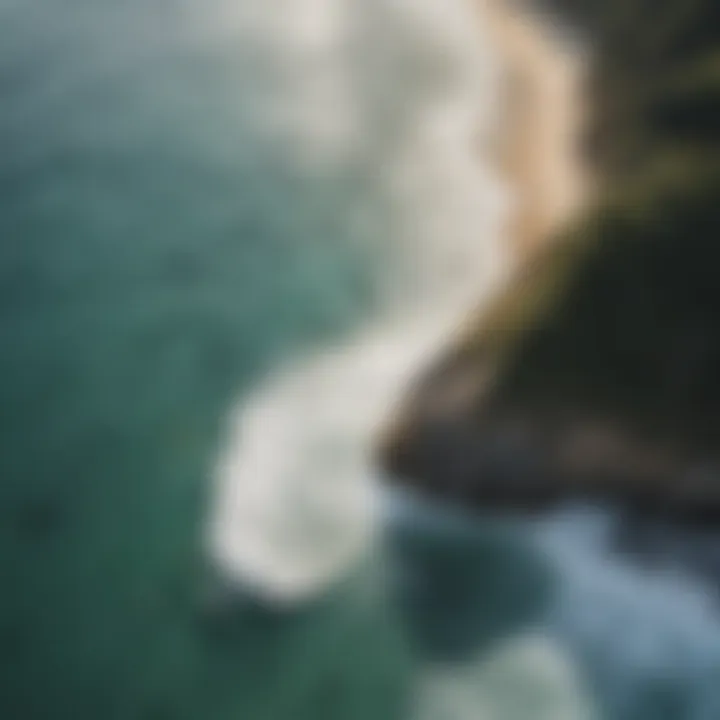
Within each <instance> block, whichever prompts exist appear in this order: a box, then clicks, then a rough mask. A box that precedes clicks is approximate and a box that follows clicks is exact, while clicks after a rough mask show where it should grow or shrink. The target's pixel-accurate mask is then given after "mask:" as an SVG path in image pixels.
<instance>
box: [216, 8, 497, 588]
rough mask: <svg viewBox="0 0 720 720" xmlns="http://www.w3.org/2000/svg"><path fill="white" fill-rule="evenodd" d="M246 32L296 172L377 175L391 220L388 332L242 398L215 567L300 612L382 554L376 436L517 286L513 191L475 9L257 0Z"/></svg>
mask: <svg viewBox="0 0 720 720" xmlns="http://www.w3.org/2000/svg"><path fill="white" fill-rule="evenodd" d="M280 5H282V6H283V8H282V10H283V12H280V10H281V8H280V7H279V6H280ZM276 6H278V7H276ZM236 22H238V23H240V24H241V25H242V24H243V23H246V24H247V27H248V28H250V29H251V30H249V32H252V34H253V39H254V42H255V44H256V46H258V47H261V48H263V47H264V48H265V50H266V51H267V52H268V53H270V54H275V55H277V56H278V57H277V63H276V64H277V66H278V67H280V68H281V70H282V71H281V73H280V75H281V78H282V79H281V81H279V82H277V84H276V85H275V86H273V91H272V93H270V95H269V97H266V102H265V103H264V104H258V105H257V108H256V111H257V112H258V114H259V115H260V116H261V117H262V118H263V123H264V125H265V127H266V128H268V130H267V131H268V132H273V133H276V135H277V138H278V142H282V143H284V147H285V148H286V150H287V156H288V157H289V158H291V159H292V162H294V163H295V165H296V167H297V168H301V169H302V170H303V171H305V172H307V173H308V174H309V175H315V176H316V175H317V173H324V174H325V175H326V176H329V177H332V176H333V174H337V175H338V176H341V175H342V174H343V173H346V172H352V171H353V169H354V168H357V167H358V166H359V165H360V164H362V166H363V168H364V171H365V172H367V173H370V174H371V179H372V184H373V185H374V187H375V188H376V190H377V191H378V193H380V194H381V196H382V197H383V198H384V199H385V201H386V205H387V206H388V207H389V208H390V218H389V220H388V222H387V224H386V225H385V226H384V228H383V232H382V233H381V236H380V238H379V239H380V241H382V242H384V243H385V247H383V248H382V251H383V254H384V255H386V256H387V257H388V258H390V259H389V260H388V263H389V264H390V267H389V268H388V267H383V264H382V263H381V262H379V263H378V265H379V267H378V299H377V300H378V306H379V308H380V309H379V311H378V312H377V314H376V316H375V317H373V318H370V319H369V320H368V322H367V324H366V325H365V326H364V327H362V328H360V329H359V330H358V331H357V332H356V333H355V334H354V335H353V336H352V337H350V338H347V339H346V340H345V341H344V342H342V343H341V344H340V345H339V346H337V347H333V348H328V349H324V350H320V351H318V352H317V353H316V354H315V355H314V356H313V357H310V358H304V359H299V360H297V361H296V362H294V363H290V364H289V365H287V366H286V367H284V368H282V369H278V370H277V371H276V372H275V373H274V374H271V375H270V376H269V377H268V379H267V381H266V382H265V383H264V384H263V385H262V386H261V387H258V388H257V389H256V391H255V392H254V394H253V395H252V396H251V397H250V398H249V399H245V400H243V402H242V403H241V404H240V406H239V407H238V409H237V411H236V413H235V415H234V417H233V418H232V420H231V422H230V423H229V432H228V436H227V439H226V443H225V447H224V451H223V454H222V458H221V461H220V462H219V463H218V467H217V477H216V496H215V502H214V511H213V514H212V517H211V519H210V525H209V541H210V547H211V552H212V555H213V557H214V559H215V561H216V563H217V564H218V565H219V566H220V567H221V569H223V570H224V571H225V572H226V573H228V574H230V575H231V576H233V577H236V578H238V579H239V580H241V581H242V582H245V583H249V584H251V585H252V586H254V587H255V588H256V589H257V590H258V591H259V592H260V593H261V594H263V595H265V596H266V597H269V598H272V599H274V600H277V601H283V602H292V601H294V600H298V599H302V598H305V597H308V596H312V595H313V594H315V593H317V592H320V591H321V590H323V589H324V588H325V587H327V585H328V584H329V583H331V582H332V581H333V580H334V579H335V578H336V577H337V576H338V574H340V573H341V572H342V571H343V570H344V569H345V568H347V567H348V565H349V564H350V563H352V562H353V560H354V559H357V558H358V557H359V556H360V555H361V554H362V552H363V550H364V549H366V548H367V547H368V543H369V541H370V540H371V538H372V536H373V533H374V530H375V518H376V516H377V514H376V512H375V508H374V505H375V502H376V500H375V485H374V480H373V472H372V469H371V468H370V466H369V458H370V452H369V451H370V446H371V443H372V440H373V437H374V433H375V431H376V430H377V428H378V426H379V424H380V423H381V422H382V421H383V420H384V419H386V418H387V414H388V412H389V410H390V408H391V407H392V404H393V402H394V400H395V399H396V398H397V397H398V394H399V393H400V392H402V389H403V386H404V383H406V382H407V381H408V380H409V379H410V378H411V377H412V375H413V373H414V372H416V371H419V370H420V369H421V368H422V367H423V365H424V363H425V361H426V359H427V356H428V355H429V353H431V352H433V351H436V350H437V348H439V347H440V346H441V345H442V342H443V341H444V340H445V339H447V336H448V335H449V334H450V333H452V332H453V329H454V328H455V326H456V324H457V323H458V322H459V321H460V320H461V318H462V317H463V313H465V312H467V310H468V309H469V308H470V307H471V306H472V304H473V303H475V302H478V301H480V300H481V299H482V297H483V296H484V294H485V293H487V292H488V291H489V290H490V288H491V287H492V285H493V283H494V282H495V281H496V280H497V279H498V278H499V276H500V274H501V273H502V271H503V267H504V265H505V263H504V260H503V252H502V243H501V238H502V229H503V224H504V218H505V217H506V215H507V207H508V193H507V190H506V189H505V188H504V187H503V186H502V184H501V183H500V181H499V179H498V178H497V177H496V176H495V175H494V173H493V171H492V170H491V168H490V165H489V163H488V162H487V161H486V160H485V159H484V158H483V155H482V152H481V150H482V143H483V139H487V137H488V136H489V133H490V132H491V131H492V129H493V125H494V122H495V114H496V112H497V111H498V95H497V91H498V68H497V66H496V63H495V60H494V58H493V56H492V54H491V52H490V51H489V45H488V43H484V42H483V35H482V27H481V23H480V22H479V18H478V17H477V15H476V8H475V7H474V5H473V3H468V2H466V0H413V1H412V2H410V1H409V0H366V1H364V2H362V3H357V2H351V1H350V0H296V1H294V2H292V3H289V2H284V1H281V0H273V1H272V2H268V0H252V2H250V3H249V7H246V8H245V10H244V14H243V15H242V17H240V19H237V18H236ZM370 220H371V222H370V223H369V225H370V226H374V227H377V226H378V223H377V222H372V221H373V218H371V219H370ZM367 240H368V242H372V243H375V244H377V243H378V237H368V238H367Z"/></svg>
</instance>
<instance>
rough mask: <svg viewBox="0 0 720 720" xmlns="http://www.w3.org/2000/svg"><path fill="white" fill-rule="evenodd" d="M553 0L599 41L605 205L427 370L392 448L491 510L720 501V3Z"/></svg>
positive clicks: (421, 477) (713, 504)
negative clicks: (588, 501)
mask: <svg viewBox="0 0 720 720" xmlns="http://www.w3.org/2000/svg"><path fill="white" fill-rule="evenodd" d="M543 7H544V8H545V9H546V10H548V11H550V12H553V13H555V14H556V15H557V14H559V15H560V16H561V17H564V18H565V20H566V21H567V22H568V23H570V24H571V25H573V26H575V27H576V28H578V29H579V30H580V32H581V34H584V35H585V36H586V37H587V38H588V39H589V41H590V43H591V44H592V46H593V50H594V56H595V61H594V66H593V69H592V72H591V77H590V78H589V80H588V83H589V87H588V89H587V92H588V96H589V103H590V106H591V107H590V118H589V122H588V127H587V129H586V132H585V136H584V138H583V141H584V142H583V145H584V151H585V152H586V153H587V156H588V157H589V158H590V162H591V163H592V167H593V170H594V171H595V173H596V175H597V178H598V180H599V190H598V196H597V202H595V203H594V204H593V207H592V208H590V209H588V210H587V211H586V212H585V214H584V216H583V217H582V218H580V219H578V220H576V221H574V222H573V224H572V226H571V227H569V228H565V229H563V230H562V232H561V235H560V236H559V237H558V238H556V239H554V240H553V241H552V242H549V243H547V244H546V246H545V249H544V251H542V253H541V254H539V255H537V256H535V257H534V258H533V260H532V261H531V262H529V263H528V264H527V266H526V267H524V268H523V269H522V271H521V272H520V273H519V274H518V275H517V276H516V277H515V278H513V279H512V281H511V282H510V283H509V284H508V286H507V287H506V288H505V289H504V290H503V291H502V293H501V294H500V296H499V297H498V298H497V299H496V301H495V303H494V304H493V305H492V306H491V307H490V309H489V311H487V312H484V313H483V314H482V315H481V316H480V317H479V318H478V319H477V322H475V323H474V324H473V325H472V327H471V328H470V329H469V331H468V332H467V333H465V335H464V336H463V337H462V338H461V339H460V340H459V342H458V343H457V345H456V346H455V347H454V348H451V349H449V350H448V352H447V354H446V356H445V358H444V359H443V361H442V362H441V363H439V365H438V367H436V368H433V369H432V371H431V372H429V373H427V375H426V376H425V377H424V378H422V379H421V382H420V383H419V384H418V386H417V388H416V390H415V392H414V393H413V394H412V396H411V397H409V398H408V400H407V403H406V405H405V407H404V408H402V409H401V412H400V414H399V419H398V422H397V424H396V425H395V426H394V428H393V430H392V431H391V432H389V433H388V436H387V437H386V438H385V441H384V443H383V447H382V458H383V462H384V464H385V467H386V468H387V469H388V470H389V472H390V474H391V476H392V477H393V478H395V479H396V480H397V481H399V482H405V483H409V484H411V485H414V486H415V487H419V488H421V489H424V490H425V491H428V492H433V493H437V494H440V495H442V496H443V497H446V498H454V499H458V500H460V501H463V502H466V503H472V504H477V505H481V506H496V505H513V506H528V505H532V504H536V503H546V502H550V501H553V500H556V499H558V498H566V497H568V496H585V497H601V498H614V499H620V500H622V501H624V502H627V503H632V504H635V505H639V506H641V507H653V508H656V509H662V510H667V511H669V512H676V513H689V514H692V515H697V514H700V513H702V514H710V515H712V516H713V517H714V516H716V515H720V277H718V273H719V272H720V245H719V242H720V143H719V142H718V140H720V137H719V135H720V5H719V4H717V3H716V2H715V0H545V2H544V4H543ZM457 387H463V388H464V389H465V390H464V392H461V393H458V392H456V391H454V390H453V389H454V388H457Z"/></svg>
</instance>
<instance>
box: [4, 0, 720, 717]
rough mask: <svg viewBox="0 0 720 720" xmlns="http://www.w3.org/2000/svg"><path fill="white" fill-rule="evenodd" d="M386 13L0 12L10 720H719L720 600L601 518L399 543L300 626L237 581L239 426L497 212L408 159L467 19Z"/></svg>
mask: <svg viewBox="0 0 720 720" xmlns="http://www.w3.org/2000/svg"><path fill="white" fill-rule="evenodd" d="M425 5H427V8H426V9H425V10H423V11H422V12H420V10H421V8H424V7H425ZM361 7H362V10H360V6H358V5H349V4H344V3H342V2H340V1H339V0H338V1H337V2H319V0H317V1H315V2H309V0H308V1H307V2H298V3H296V4H292V3H288V2H280V0H276V1H275V2H273V3H271V2H269V0H268V2H266V3H261V2H259V0H258V1H255V0H235V2H228V1H227V0H209V1H206V2H203V3H199V2H197V1H196V0H153V1H150V2H148V0H143V2H140V0H128V1H127V2H124V3H117V2H116V3H112V2H110V1H109V0H66V1H65V2H63V3H57V2H55V3H53V2H50V0H0V273H2V278H1V281H0V295H1V299H0V343H1V344H0V350H1V351H0V468H1V471H0V473H1V475H0V476H1V477H2V482H1V483H0V500H1V502H0V512H2V514H3V517H2V522H1V523H0V568H1V570H0V572H1V573H2V575H1V578H2V583H1V586H0V587H1V589H2V592H1V594H0V652H1V653H2V667H3V673H2V683H1V685H2V686H1V688H0V715H2V717H4V718H13V719H14V718H18V719H20V718H22V719H23V720H35V719H36V718H38V719H43V718H73V719H74V720H78V719H81V718H87V719H88V720H89V719H90V718H92V719H93V720H94V719H96V718H104V719H105V718H107V719H115V718H117V719H118V720H121V719H122V720H126V719H127V720H185V719H187V720H190V719H195V718H203V720H216V719H217V720H221V719H224V718H233V719H241V718H242V719H243V720H246V719H247V720H256V719H257V720H262V719H265V718H267V720H284V719H286V718H287V719H288V720H305V719H307V720H322V719H323V718H327V719H328V720H346V719H347V720H351V719H355V718H358V719H362V720H369V719H371V718H372V720H383V719H384V718H387V719H388V720H390V719H395V718H415V719H418V720H424V719H427V720H441V718H442V719H444V718H455V719H457V720H469V719H470V718H479V719H481V720H505V719H507V720H520V719H521V718H522V719H523V720H525V719H528V720H529V719H530V718H533V719H535V718H546V717H547V718H548V719H550V718H552V720H562V719H563V718H567V719H568V720H584V718H590V717H598V718H601V717H608V718H610V720H650V719H651V718H652V720H662V719H663V718H664V719H667V720H684V719H685V718H688V719H689V720H712V718H715V717H717V714H713V713H714V712H715V711H716V710H717V707H718V702H719V700H718V693H717V690H716V688H717V683H716V682H715V680H716V675H717V669H718V667H720V664H719V660H718V659H719V658H720V626H719V625H718V623H717V622H716V616H715V614H714V610H713V609H712V608H711V607H708V606H707V605H706V603H705V599H704V598H705V596H704V595H703V594H702V593H701V592H700V591H699V590H697V589H696V588H695V587H694V586H693V587H692V588H690V589H688V590H687V591H686V590H682V591H679V590H678V591H677V592H676V591H675V589H674V588H675V586H674V585H672V583H671V584H670V585H668V584H667V583H665V581H664V580H663V579H662V578H661V579H659V580H656V579H655V578H654V577H650V578H648V577H646V576H645V575H638V574H637V573H636V572H635V571H634V570H632V569H629V568H628V567H625V565H619V564H613V562H611V561H610V560H607V559H606V558H605V554H604V552H603V548H604V547H605V544H606V543H605V540H604V536H603V534H602V533H600V537H599V539H598V538H596V537H595V535H593V534H592V533H590V539H589V540H588V541H587V543H585V544H583V543H581V542H576V540H577V539H578V538H583V537H585V534H586V533H587V528H588V527H590V528H591V529H592V527H594V525H593V524H592V523H590V522H585V520H584V519H583V517H584V516H582V515H581V516H579V518H578V517H577V516H575V515H572V516H571V518H570V520H569V521H566V519H564V518H559V519H553V520H552V521H551V522H549V526H548V527H544V526H543V527H540V528H535V527H534V526H533V527H531V526H529V525H527V526H526V525H521V527H519V528H517V527H512V528H505V527H502V528H497V527H495V526H494V525H485V524H483V525H479V526H474V527H473V528H472V530H470V529H466V528H465V527H464V525H463V523H459V524H456V523H455V521H452V522H449V521H448V524H444V523H443V522H440V521H439V520H437V519H435V518H433V517H432V513H430V515H431V519H430V520H428V518H427V517H426V514H425V511H423V512H419V511H415V510H411V511H407V510H404V511H402V512H399V513H397V514H395V513H391V519H390V527H391V532H390V533H389V536H388V538H387V542H386V543H385V544H382V543H380V544H379V545H378V549H377V550H376V551H374V552H372V553H369V556H368V557H367V558H366V559H365V560H364V561H363V562H360V563H359V567H358V569H357V570H356V571H355V572H350V573H349V575H348V577H347V578H346V580H345V581H344V582H342V583H340V584H339V586H338V587H336V588H335V589H334V590H332V591H331V592H330V593H329V594H328V595H327V596H326V597H324V598H323V599H321V600H320V601H318V602H317V603H316V604H313V605H310V606H306V607H303V608H302V609H300V610H295V611H292V612H291V611H286V612H280V611H277V610H273V609H272V608H267V607H263V606H262V605H260V604H256V603H254V602H252V601H248V600H247V599H245V598H242V597H240V596H239V595H238V597H237V602H235V589H234V588H233V587H232V586H231V583H230V582H229V581H228V580H227V579H222V578H220V579H218V578H217V577H214V575H213V573H212V572H210V571H209V567H208V566H209V563H208V558H207V555H206V546H205V534H206V525H207V519H208V513H209V512H210V510H209V508H210V507H211V505H212V494H213V483H212V478H213V476H214V472H215V467H216V461H217V457H218V452H219V447H220V445H221V443H222V440H221V438H222V437H223V428H224V427H225V423H226V418H227V417H228V414H229V413H230V412H231V411H232V410H233V409H234V408H235V407H236V406H237V403H240V404H241V405H242V402H243V398H245V397H247V396H248V395H249V394H250V393H251V392H252V390H253V389H254V388H255V387H257V385H258V383H260V382H261V381H263V380H264V378H265V377H266V376H267V374H268V372H269V371H270V370H272V369H273V368H276V367H278V366H280V365H282V364H283V363H287V362H292V359H293V358H295V357H299V356H302V355H303V354H304V353H307V352H309V351H311V350H313V349H315V348H317V347H325V346H332V345H333V344H334V343H341V342H344V339H345V338H347V337H348V335H352V333H353V332H354V330H355V328H358V327H362V326H363V324H364V323H366V322H368V321H370V320H371V319H373V318H376V317H377V316H378V314H380V313H382V312H384V311H385V310H386V308H387V307H388V306H390V305H392V304H393V303H395V302H396V300H397V298H396V296H397V295H403V296H407V297H409V298H411V303H412V302H414V298H415V296H414V294H413V292H414V288H415V285H416V284H417V285H423V284H428V283H426V280H427V278H426V275H427V276H428V277H430V278H433V277H435V275H437V274H438V273H439V272H440V271H441V270H442V271H444V270H447V268H444V267H443V266H442V262H440V263H438V262H437V260H438V258H436V257H435V255H430V256H428V257H425V256H421V255H419V254H416V255H412V254H411V255H408V254H407V247H406V246H405V239H406V238H414V237H415V236H416V235H423V239H424V240H428V241H430V240H433V239H435V240H438V238H439V237H443V238H445V239H446V240H448V242H449V239H450V237H451V235H453V233H454V232H457V236H458V238H460V237H461V236H462V238H464V237H465V236H466V235H467V234H468V233H467V226H468V223H471V225H472V223H475V222H476V221H478V218H477V214H478V213H479V214H480V215H481V216H482V217H484V216H485V214H486V213H485V207H484V206H483V204H482V201H481V199H478V198H476V197H475V195H473V194H472V193H469V194H467V195H464V194H463V192H465V191H466V190H467V187H468V183H467V182H466V181H468V180H471V181H473V182H474V181H475V180H476V178H475V176H474V175H471V174H468V172H467V171H466V169H465V168H464V166H462V165H461V164H458V163H459V161H458V160H456V159H455V158H454V157H450V158H449V160H448V162H449V163H450V164H449V166H447V165H446V164H444V162H445V161H443V162H439V164H438V163H435V164H434V162H435V161H434V160H433V157H434V156H433V154H432V152H431V151H430V150H428V149H427V148H428V147H429V146H426V145H425V144H423V143H420V144H419V145H406V144H405V143H404V140H405V139H406V138H407V136H408V133H409V132H410V131H411V129H412V128H413V127H415V125H417V122H418V118H419V117H425V115H423V114H422V113H421V111H423V112H424V110H425V109H426V108H427V107H429V106H432V107H442V100H443V98H444V97H445V96H444V94H443V93H444V88H446V87H448V86H452V85H453V83H454V82H456V81H457V82H460V80H462V79H463V78H465V76H466V75H467V69H466V68H465V69H463V68H464V66H462V64H461V65H460V66H459V69H458V68H456V69H454V70H453V69H452V68H453V67H454V66H453V63H455V62H456V60H455V59H453V58H452V57H451V56H450V55H448V52H447V46H446V45H443V44H442V43H440V42H439V40H438V38H440V37H445V40H444V42H446V43H447V42H448V38H450V39H452V38H453V37H454V36H453V35H452V33H453V32H455V30H454V29H453V28H454V27H455V26H454V25H452V24H449V25H448V29H447V31H444V30H443V27H444V26H443V23H444V22H445V20H444V18H445V15H444V14H443V12H442V11H441V10H438V8H440V7H442V4H440V5H439V4H438V3H437V2H432V1H430V0H428V2H427V3H416V4H412V3H411V4H408V3H403V2H400V0H396V1H394V2H391V1H390V0H372V1H371V0H367V2H366V3H364V4H363V5H362V6H361ZM263 8H264V9H263ZM338 8H345V11H347V12H348V13H349V14H350V17H351V21H350V23H349V24H350V27H352V28H354V31H353V33H351V34H350V35H347V36H345V35H344V36H342V38H341V39H338V35H337V31H336V30H335V29H333V28H334V27H335V26H333V25H332V23H330V21H329V20H328V19H327V18H328V17H331V16H332V12H334V11H335V10H338ZM348 8H353V9H352V12H350V10H348ZM423 13H424V14H423ZM328 23H329V24H328ZM430 29H432V32H430ZM443 32H445V35H443ZM463 37H464V36H463ZM456 45H458V46H460V45H462V43H461V42H460V40H458V41H457V43H456ZM338 48H341V49H342V56H341V57H342V59H343V63H344V64H343V65H342V67H343V68H345V70H344V72H345V74H344V75H343V74H341V75H340V77H339V78H338V77H337V76H336V74H335V71H337V70H338V68H339V67H341V66H340V65H339V64H338V63H337V62H335V61H336V60H337V58H338V57H339V56H337V55H336V54H333V53H336V52H337V50H338ZM472 67H475V66H474V65H473V66H472ZM454 78H455V79H454ZM457 78H460V79H459V80H458V79H457ZM350 81H352V82H350ZM441 126H442V123H441ZM442 127H444V126H442ZM413 148H415V149H416V150H417V149H418V148H420V149H421V150H423V152H421V153H420V154H419V155H412V153H411V157H410V160H408V158H407V154H408V153H409V152H410V150H412V149H413ZM425 151H427V155H425V154H423V153H424V152H425ZM395 157H401V158H403V162H404V163H405V164H404V165H402V166H401V168H400V169H401V170H403V169H404V170H405V171H407V170H410V171H414V172H415V176H416V177H420V178H421V179H422V180H423V183H425V184H424V185H423V186H422V188H420V189H419V190H418V189H417V188H416V189H415V190H413V191H412V192H410V191H406V190H403V189H402V187H401V188H400V189H399V190H398V186H397V181H398V177H400V179H401V180H402V178H403V177H405V176H404V175H403V173H402V172H400V173H399V175H398V177H394V176H393V178H391V179H390V180H388V174H390V175H392V172H390V171H391V170H392V167H390V168H388V165H392V163H391V159H392V158H395ZM413 158H414V160H413ZM453 163H455V164H453ZM456 170H457V171H456ZM431 181H432V182H431ZM400 185H401V186H402V183H400ZM403 187H404V186H403ZM439 187H440V188H442V187H446V188H450V190H451V192H450V197H449V198H448V197H444V196H443V195H442V193H441V192H440V190H439V189H438V188H439ZM473 187H476V186H475V185H473ZM416 190H417V192H416ZM461 190H462V192H461ZM473 192H474V191H473ZM441 201H442V202H444V203H445V204H444V205H443V206H442V208H441V207H440V206H441V204H442V203H441ZM435 209H437V212H434V210H435ZM441 209H442V211H443V212H442V213H441V212H440V210H441ZM431 211H433V212H431ZM446 216H449V217H451V218H452V220H453V222H452V223H448V222H447V217H446ZM410 220H413V222H412V223H411V222H410ZM472 226H473V227H475V225H472ZM458 228H460V230H458ZM453 237H454V236H453ZM462 238H461V239H462ZM460 244H462V243H460ZM451 259H452V258H451ZM408 264H410V269H408ZM451 265H452V263H451ZM449 269H450V270H451V271H452V270H453V268H452V267H450V268H449ZM455 270H456V269H455ZM480 275H481V274H480ZM480 275H478V277H480ZM478 282H480V281H478ZM432 284H433V283H432V282H430V283H429V285H431V286H432ZM282 451H283V448H278V453H282ZM578 524H579V525H580V526H581V527H580V529H578V527H577V526H578ZM601 525H602V523H601ZM570 551H571V552H570ZM218 582H226V583H228V584H227V586H223V588H224V589H218V585H217V583H218ZM668 588H672V590H669V589H668Z"/></svg>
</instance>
